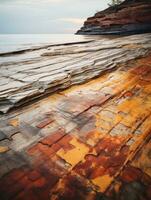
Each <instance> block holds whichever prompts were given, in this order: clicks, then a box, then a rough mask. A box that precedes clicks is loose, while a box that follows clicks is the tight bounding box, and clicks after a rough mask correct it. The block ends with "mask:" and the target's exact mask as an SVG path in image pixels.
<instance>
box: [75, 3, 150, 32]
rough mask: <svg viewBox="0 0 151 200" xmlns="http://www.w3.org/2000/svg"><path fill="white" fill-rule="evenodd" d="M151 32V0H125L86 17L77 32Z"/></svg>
mask: <svg viewBox="0 0 151 200" xmlns="http://www.w3.org/2000/svg"><path fill="white" fill-rule="evenodd" d="M145 32H151V1H150V0H125V1H124V2H123V3H122V4H120V5H116V6H112V7H109V8H108V9H106V10H104V11H101V12H97V13H96V14H95V15H94V16H93V17H90V18H88V19H87V20H86V21H85V23H84V26H83V27H82V28H81V29H80V30H79V31H78V32H77V34H87V35H99V34H104V35H106V34H118V35H119V34H120V35H125V34H127V35H128V34H137V33H145Z"/></svg>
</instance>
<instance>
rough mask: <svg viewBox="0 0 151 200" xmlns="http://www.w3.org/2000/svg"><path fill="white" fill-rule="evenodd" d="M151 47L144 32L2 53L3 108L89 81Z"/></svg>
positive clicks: (3, 110)
mask: <svg viewBox="0 0 151 200" xmlns="http://www.w3.org/2000/svg"><path fill="white" fill-rule="evenodd" d="M150 48H151V36H150V34H144V35H143V34H142V35H138V36H136V35H134V36H130V37H122V38H115V39H108V38H102V39H97V40H95V41H91V42H87V43H82V44H71V45H67V46H66V45H60V46H53V47H51V48H46V49H45V48H44V49H40V50H34V51H26V52H25V53H24V54H19V55H13V56H12V55H7V56H6V55H5V56H2V55H1V56H0V112H1V113H7V112H8V111H9V110H10V109H11V108H13V107H19V106H20V105H23V104H25V103H27V102H28V103H29V101H32V100H35V99H37V98H39V97H43V96H44V95H47V94H50V93H52V92H55V91H58V90H62V89H65V88H67V87H69V86H71V85H75V84H79V83H83V82H86V81H88V80H90V79H92V78H94V77H97V76H99V75H100V74H103V73H106V72H108V71H110V70H114V69H115V68H116V67H117V66H118V65H120V64H122V63H126V62H128V61H130V60H133V59H135V58H138V57H140V56H145V55H146V54H147V52H149V49H150ZM33 60H34V61H33Z"/></svg>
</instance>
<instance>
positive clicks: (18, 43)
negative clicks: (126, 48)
mask: <svg viewBox="0 0 151 200" xmlns="http://www.w3.org/2000/svg"><path fill="white" fill-rule="evenodd" d="M89 39H90V37H89V36H80V35H74V34H41V35H38V34H34V35H28V34H25V35H23V34H22V35H20V34H15V35H14V34H9V35H2V34H0V53H7V52H13V51H18V50H23V49H31V48H37V47H42V46H46V45H52V44H62V43H70V42H79V41H85V40H89Z"/></svg>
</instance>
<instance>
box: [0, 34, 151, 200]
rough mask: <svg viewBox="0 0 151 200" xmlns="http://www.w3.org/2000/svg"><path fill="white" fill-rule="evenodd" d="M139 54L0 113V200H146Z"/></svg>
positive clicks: (145, 65)
mask: <svg viewBox="0 0 151 200" xmlns="http://www.w3.org/2000/svg"><path fill="white" fill-rule="evenodd" d="M133 40H134V38H133ZM136 41H137V40H136ZM114 42H115V41H114ZM116 42H117V41H116ZM116 42H115V43H116ZM136 47H137V44H135V45H134V44H133V45H131V46H129V49H127V51H130V52H131V50H130V49H132V48H134V49H135V51H136V52H138V51H140V49H139V50H138V49H137V48H136ZM123 48H128V46H125V47H124V46H123ZM119 50H120V51H121V49H120V48H119ZM81 51H82V50H81ZM91 51H92V49H91ZM109 52H110V53H108V56H109V54H110V56H111V57H112V56H113V55H111V51H109ZM113 52H114V49H113ZM93 53H95V55H96V52H93V51H92V52H91V56H90V55H89V58H90V57H92V56H94V55H93ZM116 53H117V52H116ZM58 54H60V53H58ZM97 55H99V56H100V59H101V55H102V56H105V55H104V54H101V52H100V51H98V52H97ZM124 56H126V55H124ZM144 56H145V57H144V58H139V59H135V56H134V59H133V60H131V61H129V62H127V63H126V64H123V65H121V66H119V68H118V69H116V68H114V70H112V71H107V73H106V74H104V75H102V76H100V77H98V78H96V79H93V80H91V81H89V82H88V83H85V84H82V85H78V86H73V87H71V88H69V89H67V90H64V91H61V92H57V93H56V94H52V95H49V96H47V97H45V98H44V99H41V100H40V101H38V102H35V103H33V104H30V105H28V106H27V107H24V108H22V109H19V110H15V111H14V112H10V113H9V114H7V115H3V117H1V118H0V200H48V199H49V200H103V199H104V200H115V199H116V200H134V199H135V200H150V199H151V134H150V133H151V54H148V55H144ZM128 57H129V54H128ZM57 59H58V57H57ZM118 59H119V60H121V59H123V60H125V58H120V54H119V58H118ZM115 60H116V61H117V58H115ZM104 62H105V61H104ZM79 64H80V63H79ZM101 65H102V66H103V64H101ZM101 65H100V66H101ZM92 68H94V69H95V66H94V65H93V66H92ZM92 68H91V70H90V72H91V74H93V73H94V72H93V70H92ZM37 70H38V69H37ZM82 73H83V74H84V73H85V72H81V74H79V78H78V76H77V79H78V80H79V79H80V77H83V76H84V75H83V74H82ZM89 74H90V73H89ZM18 91H19V90H18Z"/></svg>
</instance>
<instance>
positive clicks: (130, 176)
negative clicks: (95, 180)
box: [121, 166, 142, 183]
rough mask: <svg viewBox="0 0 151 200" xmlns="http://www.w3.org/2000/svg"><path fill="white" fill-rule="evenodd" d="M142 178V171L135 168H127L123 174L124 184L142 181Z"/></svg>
mask: <svg viewBox="0 0 151 200" xmlns="http://www.w3.org/2000/svg"><path fill="white" fill-rule="evenodd" d="M141 176H142V172H141V170H140V169H137V168H135V167H131V166H127V167H126V168H125V169H124V171H123V172H122V175H121V179H122V180H123V181H124V182H127V183H129V182H133V181H137V180H140V179H141Z"/></svg>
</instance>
